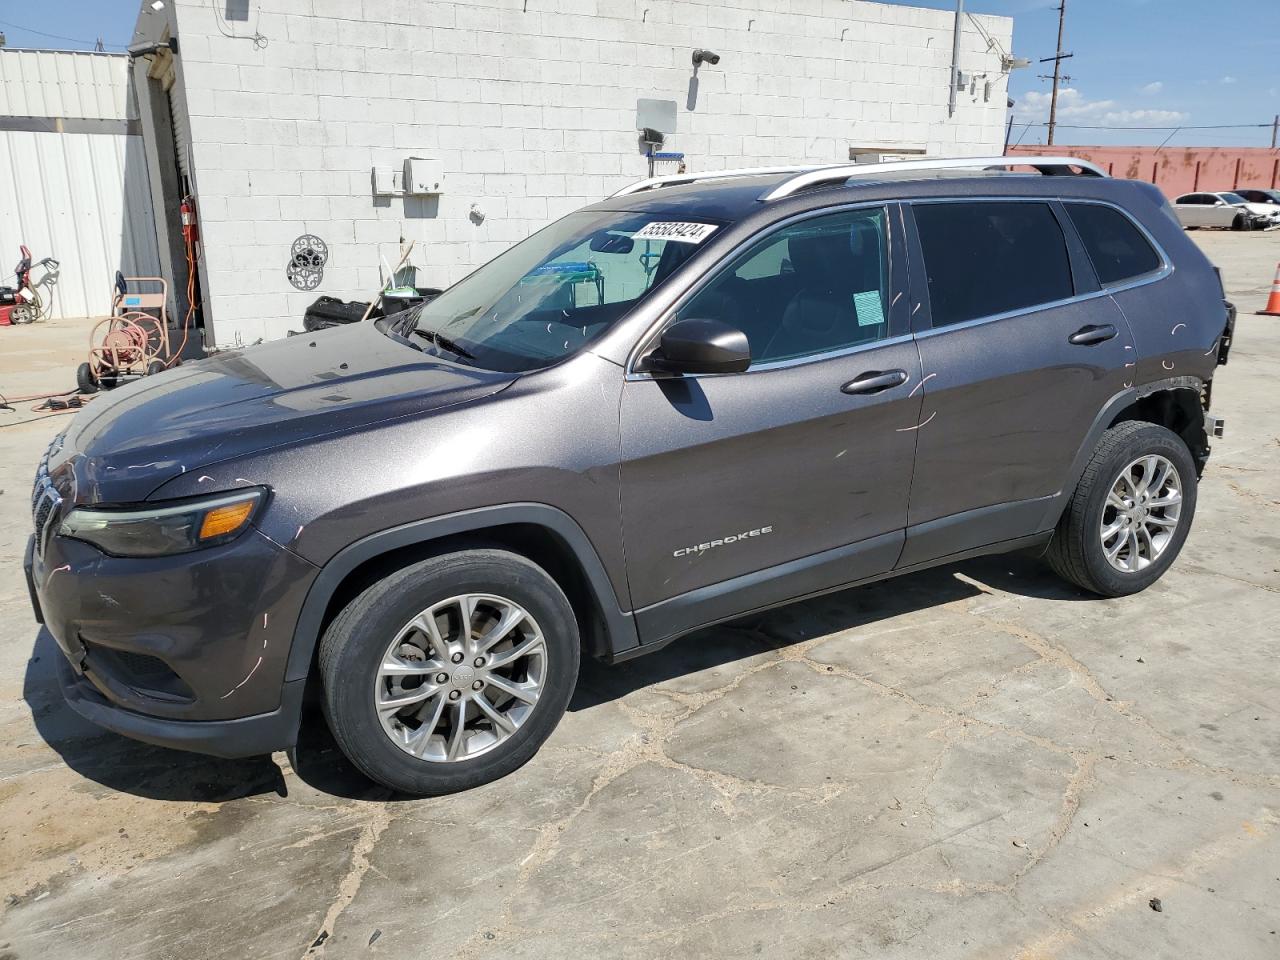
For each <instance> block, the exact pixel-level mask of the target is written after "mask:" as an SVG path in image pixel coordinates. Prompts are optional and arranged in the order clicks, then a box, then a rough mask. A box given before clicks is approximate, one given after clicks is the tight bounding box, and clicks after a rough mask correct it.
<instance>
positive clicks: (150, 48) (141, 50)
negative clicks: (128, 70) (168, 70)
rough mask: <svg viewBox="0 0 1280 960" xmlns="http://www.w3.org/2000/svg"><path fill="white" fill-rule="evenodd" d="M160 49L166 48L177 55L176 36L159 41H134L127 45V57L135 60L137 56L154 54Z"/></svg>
mask: <svg viewBox="0 0 1280 960" xmlns="http://www.w3.org/2000/svg"><path fill="white" fill-rule="evenodd" d="M161 50H168V51H169V52H170V53H172V54H173V55H174V56H175V57H176V56H177V55H178V38H177V37H170V38H169V39H168V40H161V41H160V42H159V43H151V42H144V43H135V44H134V45H133V46H131V47H129V49H128V52H129V59H130V60H136V59H138V58H139V57H151V56H155V55H156V54H157V53H159V52H160V51H161Z"/></svg>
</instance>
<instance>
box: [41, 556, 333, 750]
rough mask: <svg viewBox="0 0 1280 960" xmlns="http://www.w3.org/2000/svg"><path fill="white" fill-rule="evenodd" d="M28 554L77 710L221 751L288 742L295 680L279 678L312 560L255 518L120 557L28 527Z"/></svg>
mask: <svg viewBox="0 0 1280 960" xmlns="http://www.w3.org/2000/svg"><path fill="white" fill-rule="evenodd" d="M24 566H25V567H26V574H27V584H28V587H29V589H30V592H31V599H32V604H33V606H34V608H35V611H36V617H37V619H39V620H40V621H41V622H43V623H44V624H45V626H46V627H47V629H48V630H49V632H50V634H51V635H52V636H53V638H54V640H55V641H56V642H57V644H58V647H59V648H60V649H61V651H62V654H63V655H64V657H65V661H66V662H65V664H63V665H62V666H63V668H64V669H63V671H62V673H63V682H62V688H63V693H64V694H65V696H66V698H67V702H68V703H69V705H70V706H71V707H72V708H73V709H74V710H76V712H78V713H80V714H81V715H82V716H84V717H86V718H87V719H89V720H91V721H93V722H94V723H97V724H99V725H100V726H103V727H106V728H107V729H110V730H114V731H116V732H118V733H121V734H124V735H125V736H129V737H134V738H136V739H139V740H144V741H147V742H149V743H156V744H161V745H165V746H172V747H176V748H179V749H185V750H195V751H198V752H205V753H212V754H215V755H218V756H226V757H231V756H254V755H257V754H261V753H265V752H270V751H271V750H275V749H281V748H284V747H287V746H290V745H292V743H293V740H294V738H295V735H296V728H297V724H298V717H299V712H300V705H301V701H302V687H303V685H304V681H298V682H296V683H286V682H285V679H284V678H285V667H286V664H287V662H288V656H289V650H290V647H291V645H292V642H293V631H294V627H295V625H296V623H297V618H298V613H299V611H300V610H301V607H302V601H303V599H304V598H305V596H306V592H307V590H308V589H309V588H310V586H311V583H312V582H313V581H314V579H315V575H316V573H317V570H316V568H315V567H314V566H313V565H311V564H309V563H307V562H306V561H305V560H303V559H301V558H300V557H298V556H296V555H295V554H293V553H291V552H290V551H288V550H285V549H284V548H282V547H280V546H279V545H278V544H276V543H275V542H273V541H272V540H270V539H268V538H267V537H265V536H263V535H262V534H261V533H259V532H258V531H257V530H251V531H249V532H247V533H246V534H245V535H244V536H242V537H240V538H238V539H237V540H235V541H233V542H232V543H229V544H225V545H223V546H220V547H214V548H210V549H208V550H201V551H197V552H194V553H188V554H181V555H178V556H171V557H157V558H128V559H126V558H116V557H108V556H105V555H104V554H102V553H101V552H100V551H98V550H97V549H95V548H94V547H92V546H90V545H88V544H85V543H81V542H79V541H75V540H69V539H65V538H62V537H58V536H52V537H49V538H48V540H47V543H46V545H45V546H44V549H43V551H39V550H37V549H36V541H35V538H34V537H33V538H32V539H31V540H30V541H29V543H28V546H27V556H26V561H25V563H24Z"/></svg>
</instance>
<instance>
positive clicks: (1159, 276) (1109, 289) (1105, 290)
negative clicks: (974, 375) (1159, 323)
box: [899, 196, 1173, 339]
mask: <svg viewBox="0 0 1280 960" xmlns="http://www.w3.org/2000/svg"><path fill="white" fill-rule="evenodd" d="M991 201H995V202H999V203H1043V204H1047V205H1049V208H1050V210H1052V208H1053V204H1054V203H1061V204H1063V205H1064V206H1063V210H1064V212H1066V214H1067V216H1068V217H1070V216H1071V212H1070V211H1069V210H1066V206H1065V205H1066V204H1068V203H1092V204H1096V205H1098V206H1101V207H1110V208H1111V209H1113V210H1115V211H1117V212H1118V213H1120V215H1121V216H1123V217H1125V218H1127V219H1128V220H1129V222H1130V223H1132V224H1133V225H1134V226H1136V227H1137V228H1138V230H1139V232H1140V233H1142V235H1143V236H1144V237H1146V239H1147V242H1148V243H1150V244H1151V247H1152V249H1153V250H1155V252H1156V255H1157V256H1158V257H1159V258H1160V262H1161V266H1160V268H1159V269H1157V270H1153V271H1150V272H1148V273H1145V274H1142V275H1140V276H1138V277H1133V278H1130V279H1129V280H1126V281H1124V282H1123V283H1118V284H1113V285H1111V286H1102V282H1101V281H1100V280H1099V289H1098V290H1094V291H1091V292H1089V293H1081V294H1076V295H1075V296H1071V297H1064V298H1062V299H1059V300H1050V301H1048V302H1046V303H1037V304H1033V305H1032V306H1029V307H1020V308H1019V309H1017V310H1006V311H1005V312H1003V313H994V314H988V315H986V316H982V317H974V318H973V319H971V320H963V321H961V322H960V323H952V324H948V325H947V326H945V327H935V326H932V325H931V326H930V327H929V329H928V330H921V331H919V332H918V333H916V335H915V336H916V337H917V338H918V339H923V338H925V337H932V336H935V335H937V334H939V333H947V332H949V331H951V330H965V329H967V328H969V327H976V326H981V325H982V324H987V323H995V322H997V321H1000V320H1009V319H1011V318H1013V317H1021V316H1026V315H1027V314H1031V313H1041V312H1043V311H1045V310H1055V309H1057V308H1059V307H1065V306H1068V305H1070V304H1073V303H1086V302H1088V301H1090V300H1095V299H1097V298H1099V297H1109V296H1111V295H1112V294H1115V293H1122V292H1124V291H1125V290H1132V289H1134V288H1135V287H1143V286H1146V285H1147V284H1149V283H1156V282H1157V281H1159V280H1163V279H1165V277H1168V276H1170V275H1171V274H1172V273H1173V264H1172V262H1171V261H1170V260H1169V255H1168V254H1167V253H1166V252H1165V249H1164V247H1162V246H1161V245H1160V244H1159V243H1158V242H1157V241H1156V238H1155V237H1153V236H1152V235H1151V231H1149V230H1148V229H1147V228H1146V227H1144V226H1143V225H1142V224H1141V223H1139V222H1138V221H1137V220H1135V219H1134V218H1133V217H1132V216H1130V214H1129V212H1128V211H1127V210H1125V209H1124V208H1123V207H1120V206H1118V205H1117V204H1115V203H1112V202H1111V201H1109V200H1095V199H1083V198H1082V199H1075V198H1064V197H1002V196H982V197H937V198H934V197H920V198H915V199H911V200H902V201H899V202H900V203H902V204H903V205H904V206H915V205H916V204H934V203H983V202H991ZM1072 226H1073V227H1074V226H1075V225H1074V224H1072ZM917 229H918V228H917ZM1078 232H1079V231H1078V230H1077V233H1078ZM1063 239H1064V241H1065V239H1066V237H1065V235H1064V237H1063ZM1083 245H1084V241H1083V240H1081V246H1083ZM1088 252H1089V251H1088V250H1085V255H1086V256H1088ZM921 256H923V252H922V254H921ZM1090 265H1091V266H1092V261H1090ZM1094 274H1095V279H1096V274H1097V268H1096V267H1094ZM930 317H931V318H932V310H931V311H930ZM930 324H932V319H930Z"/></svg>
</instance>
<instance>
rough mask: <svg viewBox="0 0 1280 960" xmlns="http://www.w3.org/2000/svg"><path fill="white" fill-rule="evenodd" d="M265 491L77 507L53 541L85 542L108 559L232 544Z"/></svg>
mask: <svg viewBox="0 0 1280 960" xmlns="http://www.w3.org/2000/svg"><path fill="white" fill-rule="evenodd" d="M266 495H267V489H266V488H265V487H247V488H241V489H239V490H236V491H234V492H232V493H220V494H214V495H213V496H211V497H203V498H201V499H199V500H183V501H179V502H174V501H170V502H169V503H167V504H163V505H162V504H159V503H157V504H154V505H148V506H146V507H142V508H135V507H107V506H102V507H77V508H76V509H74V510H72V511H71V512H70V513H69V514H67V515H66V517H64V518H63V520H62V523H61V525H60V526H59V528H58V534H59V536H63V537H72V538H74V539H76V540H83V541H84V542H85V543H91V544H93V545H94V546H95V547H97V548H98V549H99V550H101V551H102V552H103V553H105V554H107V555H108V556H112V557H164V556H169V555H170V554H175V553H188V552H190V551H192V550H199V549H201V548H202V547H211V546H213V545H215V544H219V543H226V542H227V541H228V540H234V539H235V538H236V537H237V536H239V535H240V534H241V533H243V532H244V530H245V529H246V528H247V527H248V526H249V523H250V522H251V521H252V520H253V517H254V514H255V512H256V511H257V510H258V508H259V507H261V506H262V504H263V502H264V500H265V498H266Z"/></svg>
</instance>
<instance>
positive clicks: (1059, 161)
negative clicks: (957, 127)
mask: <svg viewBox="0 0 1280 960" xmlns="http://www.w3.org/2000/svg"><path fill="white" fill-rule="evenodd" d="M1000 167H1034V168H1035V169H1037V170H1039V171H1040V173H1042V174H1044V175H1045V176H1064V175H1065V176H1077V175H1082V176H1090V177H1105V176H1106V175H1107V173H1106V171H1105V170H1103V169H1102V168H1101V167H1099V166H1097V165H1095V164H1092V163H1090V162H1089V161H1087V160H1079V159H1076V158H1075V157H1036V156H1005V157H945V158H944V157H937V158H933V159H923V160H888V161H885V162H883V163H848V164H840V165H838V166H828V167H819V168H817V169H814V170H806V171H803V172H797V173H796V175H795V176H793V177H790V178H788V179H787V180H784V181H783V182H782V183H780V184H778V185H777V186H776V187H772V188H770V189H769V190H766V191H765V192H764V193H762V194H761V195H760V199H761V200H762V201H765V202H766V203H767V202H768V201H770V200H781V199H782V198H783V197H789V196H792V195H793V194H795V193H798V192H799V191H801V190H804V189H805V188H806V187H812V186H816V185H818V184H824V183H839V182H841V181H844V180H852V179H855V178H857V177H864V176H867V175H869V174H877V173H913V172H916V171H925V170H971V169H980V170H987V169H991V168H1000ZM1073 167H1075V168H1078V169H1079V170H1080V174H1076V172H1075V170H1073V169H1072V168H1073Z"/></svg>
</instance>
